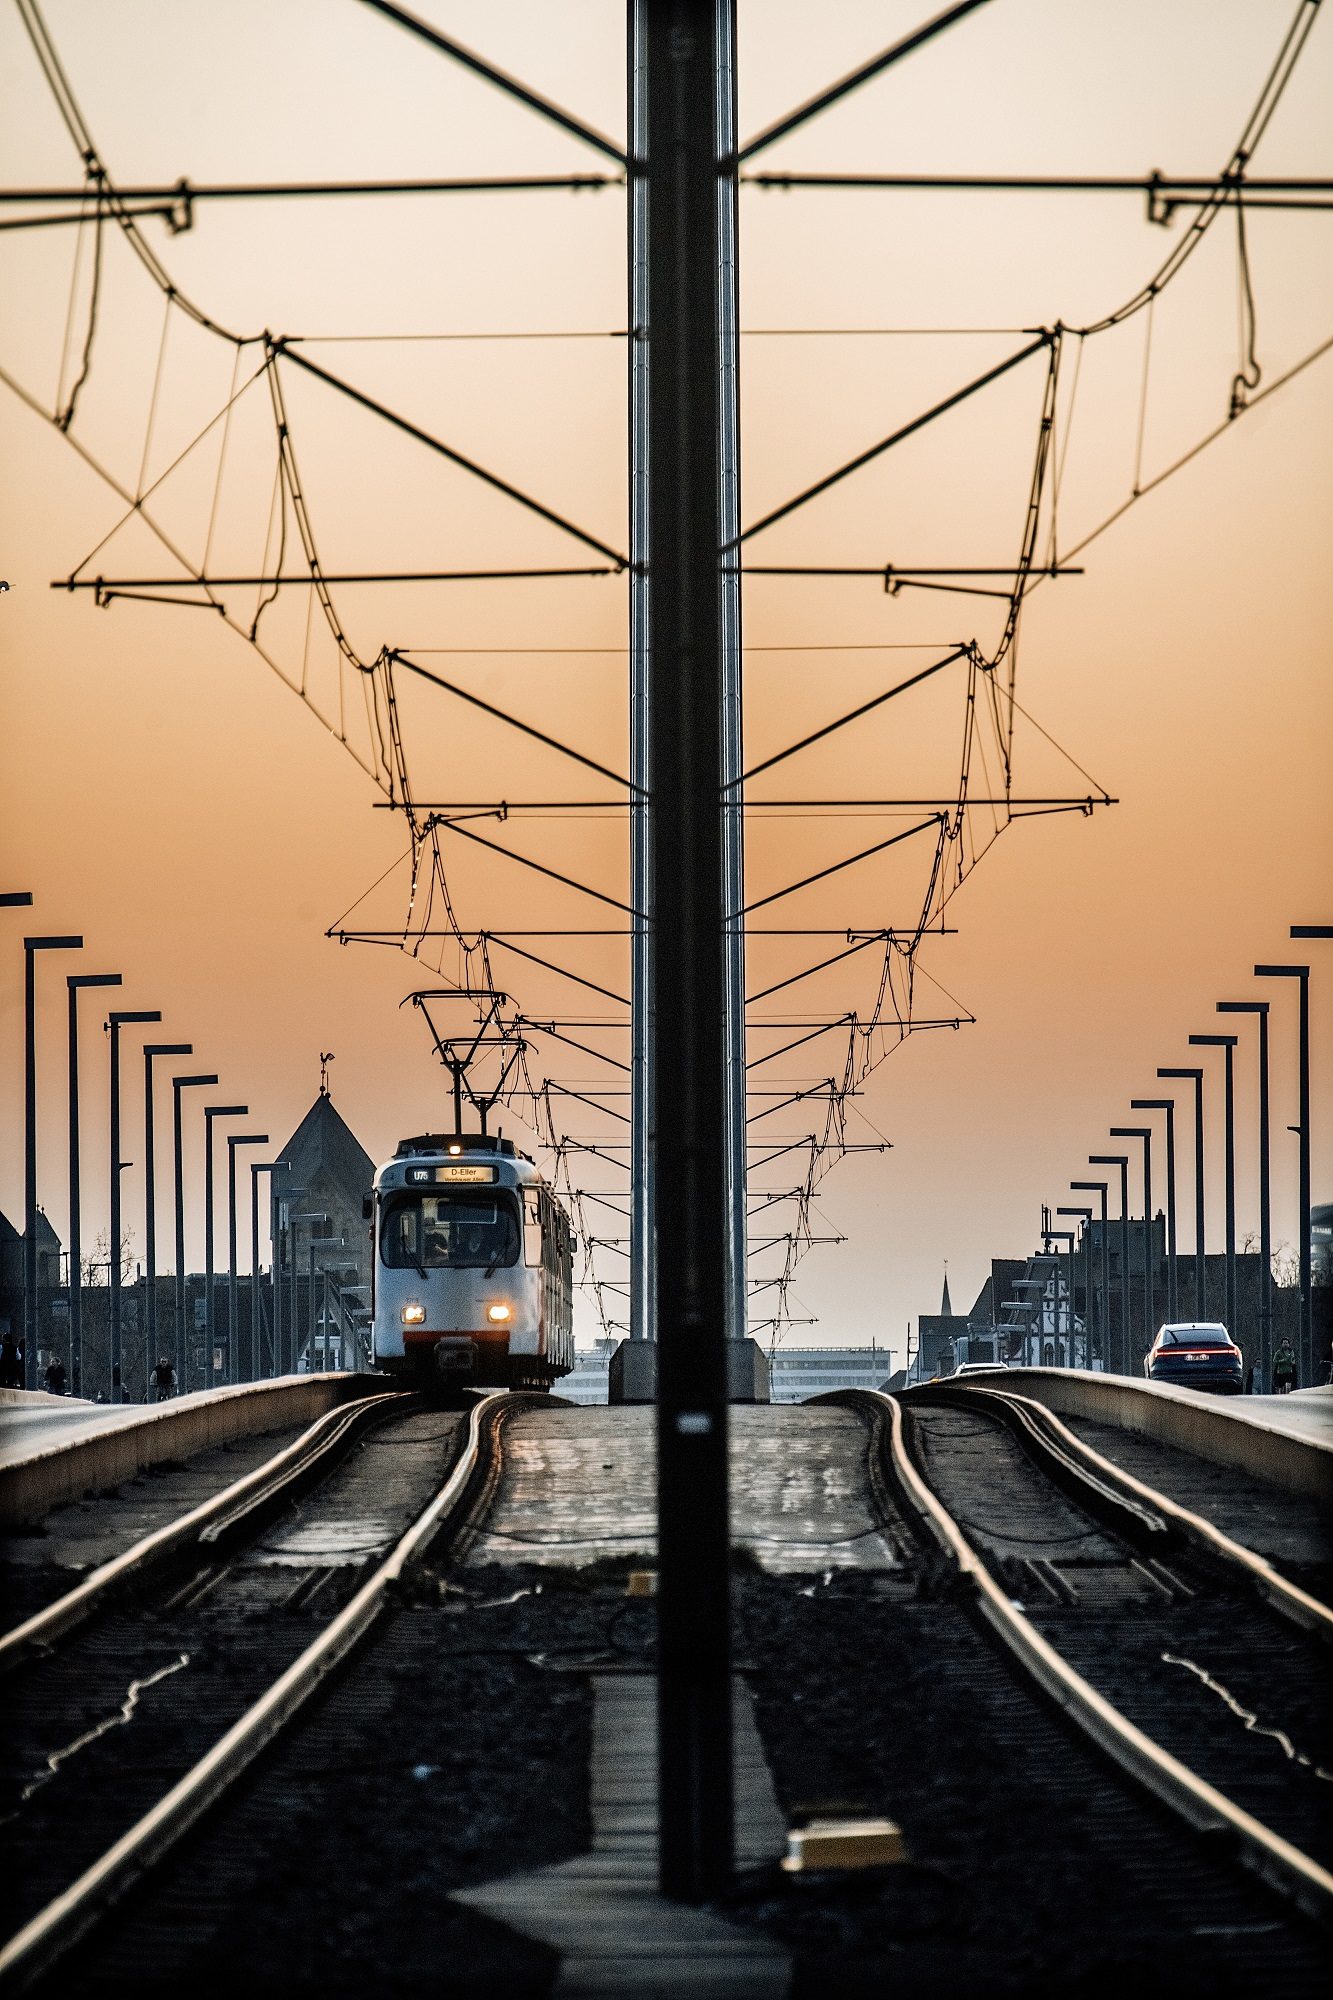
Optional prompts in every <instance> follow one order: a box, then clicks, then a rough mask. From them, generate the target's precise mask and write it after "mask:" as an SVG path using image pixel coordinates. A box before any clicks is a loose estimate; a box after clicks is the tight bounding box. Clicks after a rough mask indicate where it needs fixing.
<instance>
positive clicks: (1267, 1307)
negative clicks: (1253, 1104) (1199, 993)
mask: <svg viewBox="0 0 1333 2000" xmlns="http://www.w3.org/2000/svg"><path fill="white" fill-rule="evenodd" d="M1217 1011H1218V1013H1219V1014H1254V1015H1257V1017H1258V1021H1259V1392H1260V1394H1261V1395H1262V1394H1263V1393H1264V1392H1265V1391H1266V1390H1268V1389H1271V1388H1272V1386H1273V1202H1272V1177H1271V1161H1270V1157H1269V1154H1270V1136H1271V1135H1270V1131H1269V1116H1268V1002H1267V1000H1219V1001H1218V1003H1217Z"/></svg>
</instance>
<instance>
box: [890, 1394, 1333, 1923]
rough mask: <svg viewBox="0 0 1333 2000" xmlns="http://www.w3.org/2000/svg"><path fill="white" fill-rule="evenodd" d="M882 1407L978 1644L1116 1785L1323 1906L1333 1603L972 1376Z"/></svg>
mask: <svg viewBox="0 0 1333 2000" xmlns="http://www.w3.org/2000/svg"><path fill="white" fill-rule="evenodd" d="M869 1401H870V1402H871V1403H872V1404H884V1405H886V1406H887V1407H886V1408H885V1409H884V1410H883V1412H882V1417H883V1422H884V1433H883V1435H884V1448H885V1466H886V1471H887V1474H888V1477H889V1480H890V1483H891V1486H892V1488H893V1490H894V1494H895V1497H896V1498H897V1499H898V1501H899V1502H900V1504H901V1505H902V1506H903V1507H904V1509H905V1511H906V1512H907V1513H908V1515H909V1516H910V1517H911V1518H912V1519H914V1521H915V1523H916V1526H917V1529H918V1532H919V1533H920V1534H921V1535H922V1536H923V1537H924V1538H925V1539H926V1540H927V1541H928V1542H929V1543H930V1544H931V1545H933V1547H934V1548H935V1549H936V1550H937V1551H938V1553H939V1555H940V1556H941V1557H943V1558H944V1559H945V1561H946V1562H948V1563H949V1564H950V1566H951V1567H952V1569H953V1571H954V1573H955V1574H956V1576H957V1578H958V1580H959V1582H960V1584H961V1585H962V1587H963V1588H964V1589H965V1590H966V1592H967V1593H968V1594H969V1596H970V1597H971V1600H972V1603H973V1608H974V1610H975V1612H976V1614H977V1615H978V1616H979V1617H980V1619H981V1620H982V1622H983V1623H984V1624H985V1626H986V1627H987V1629H988V1631H989V1632H990V1634H991V1636H992V1637H993V1639H995V1640H996V1641H997V1642H998V1643H999V1644H1000V1645H1001V1646H1002V1647H1003V1648H1004V1650H1005V1652H1006V1653H1007V1654H1008V1656H1009V1657H1010V1658H1011V1659H1012V1660H1013V1661H1014V1662H1015V1663H1016V1664H1017V1665H1018V1666H1019V1667H1020V1668H1021V1670H1022V1672H1023V1673H1024V1674H1025V1675H1026V1676H1027V1677H1028V1678H1029V1679H1030V1680H1031V1681H1033V1682H1035V1683H1036V1684H1037V1685H1038V1686H1039V1687H1040V1688H1041V1689H1042V1690H1043V1692H1044V1693H1045V1694H1046V1695H1047V1696H1048V1697H1049V1698H1050V1699H1052V1700H1054V1701H1055V1702H1057V1703H1058V1704H1059V1705H1060V1707H1061V1708H1062V1709H1063V1710H1064V1711H1065V1713H1066V1714H1067V1715H1068V1716H1069V1717H1070V1719H1071V1720H1072V1721H1073V1722H1074V1723H1075V1724H1076V1725H1077V1726H1078V1728H1079V1729H1080V1730H1081V1731H1083V1732H1084V1733H1085V1734H1086V1735H1087V1736H1089V1737H1090V1738H1091V1739H1092V1740H1093V1741H1095V1742H1096V1743H1097V1744H1098V1745H1099V1747H1100V1748H1101V1749H1102V1750H1103V1751H1104V1752H1106V1753H1107V1754H1109V1755H1110V1756H1111V1757H1112V1758H1113V1759H1114V1760H1115V1761H1116V1762H1117V1763H1118V1764H1120V1766H1121V1767H1122V1769H1124V1770H1126V1771H1127V1772H1128V1773H1129V1774H1130V1775H1131V1776H1132V1777H1133V1778H1134V1779H1135V1781H1136V1782H1137V1783H1138V1784H1140V1785H1142V1786H1144V1787H1146V1788H1147V1789H1148V1790H1149V1791H1151V1792H1152V1793H1154V1794H1155V1796H1156V1797H1158V1798H1159V1799H1161V1800H1162V1801H1163V1802H1164V1803H1165V1804H1166V1805H1168V1806H1169V1807H1170V1808H1171V1810H1172V1811H1173V1812H1174V1813H1175V1814H1177V1815H1178V1816H1179V1817H1180V1818H1181V1819H1182V1820H1183V1821H1185V1822H1186V1823H1187V1824H1188V1825H1189V1826H1191V1827H1192V1828H1193V1829H1194V1830H1195V1832H1196V1833H1199V1834H1201V1835H1204V1836H1206V1837H1208V1838H1209V1839H1211V1840H1212V1841H1213V1842H1214V1844H1216V1842H1217V1841H1218V1840H1219V1839H1220V1840H1221V1841H1222V1842H1223V1844H1224V1845H1225V1846H1227V1847H1228V1848H1229V1849H1230V1850H1231V1851H1232V1852H1234V1853H1235V1854H1236V1856H1237V1857H1238V1858H1239V1859H1240V1860H1241V1861H1242V1863H1243V1864H1244V1865H1245V1866H1246V1867H1247V1868H1248V1869H1249V1870H1251V1871H1252V1872H1253V1873H1255V1874H1257V1875H1258V1876H1260V1877H1261V1878H1262V1879H1263V1880H1264V1881H1265V1882H1266V1883H1267V1884H1268V1886H1269V1887H1270V1888H1271V1889H1274V1890H1276V1891H1277V1892H1278V1894H1280V1895H1281V1896H1283V1897H1284V1898H1285V1899H1287V1900H1288V1901H1289V1902H1291V1903H1294V1904H1295V1905H1296V1906H1297V1907H1299V1908H1300V1909H1301V1910H1303V1911H1304V1912H1305V1913H1306V1914H1308V1915H1312V1916H1316V1917H1319V1918H1321V1919H1322V1920H1324V1921H1327V1920H1328V1919H1329V1918H1330V1916H1333V1874H1330V1872H1329V1863H1330V1860H1333V1814H1331V1813H1330V1806H1331V1805H1333V1790H1331V1789H1330V1779H1331V1776H1333V1744H1330V1716H1329V1704H1328V1700H1327V1696H1326V1693H1325V1689H1326V1685H1327V1677H1328V1647H1329V1644H1330V1641H1333V1611H1330V1609H1329V1607H1328V1606H1327V1605H1325V1604H1323V1603H1322V1602H1320V1601H1319V1600H1318V1599H1317V1598H1315V1597H1313V1596H1311V1595H1310V1594H1309V1593H1307V1592H1306V1591H1304V1590H1302V1589H1301V1588H1300V1587H1299V1586H1298V1585H1296V1584H1294V1583H1292V1582H1291V1581H1289V1580H1288V1579H1287V1578H1285V1577H1284V1576H1282V1575H1281V1574H1280V1573H1279V1572H1278V1571H1277V1570H1276V1569H1274V1568H1273V1567H1272V1565H1270V1564H1269V1563H1268V1562H1267V1561H1265V1560H1264V1559H1263V1558H1261V1557H1257V1556H1255V1555H1253V1554H1251V1553H1250V1552H1249V1551H1248V1550H1246V1549H1244V1548H1242V1547H1241V1546H1240V1545H1238V1544H1237V1543H1235V1542H1233V1541H1231V1540H1230V1539H1229V1538H1228V1537H1227V1536H1225V1535H1223V1534H1222V1533H1221V1532H1220V1531H1219V1530H1218V1529H1217V1528H1215V1527H1214V1526H1212V1525H1211V1524H1210V1523H1209V1522H1207V1521H1205V1520H1203V1519H1202V1518H1201V1517H1200V1516H1198V1515H1196V1514H1194V1513H1192V1512H1191V1511H1190V1510H1188V1509H1186V1508H1184V1507H1182V1506H1180V1505H1179V1504H1177V1503H1176V1502H1174V1501H1172V1500H1171V1499H1169V1498H1168V1497H1167V1496H1166V1495H1164V1494H1162V1493H1160V1492H1158V1491H1156V1490H1155V1489H1153V1488H1151V1487H1149V1486H1147V1485H1146V1483H1144V1482H1143V1481H1141V1480H1138V1479H1136V1478H1134V1477H1133V1476H1131V1475H1129V1474H1127V1473H1126V1472H1125V1471H1123V1469H1121V1468H1119V1467H1117V1466H1116V1465H1114V1464H1113V1463H1112V1462H1111V1461H1110V1460H1108V1459H1106V1458H1104V1457H1102V1456H1101V1455H1100V1454H1098V1453H1097V1452H1095V1451H1094V1450H1093V1449H1092V1448H1091V1447H1090V1446H1088V1445H1087V1444H1085V1443H1083V1442H1082V1441H1080V1440H1079V1439H1078V1438H1077V1437H1076V1436H1075V1435H1074V1434H1073V1433H1072V1432H1071V1431H1069V1430H1068V1429H1067V1428H1066V1427H1065V1426H1064V1425H1063V1424H1061V1423H1060V1421H1059V1419H1058V1418H1056V1417H1054V1416H1053V1415H1052V1414H1051V1413H1050V1412H1049V1411H1047V1410H1045V1409H1043V1408H1042V1407H1041V1406H1040V1405H1038V1404H1035V1403H1032V1402H1029V1401H1028V1400H1027V1399H1026V1398H1023V1397H1021V1396H1017V1395H1013V1394H1010V1393H1007V1392H1004V1391H1000V1390H996V1389H993V1388H990V1387H982V1386H980V1385H976V1386H968V1387H966V1388H964V1387H962V1386H961V1385H960V1386H959V1387H957V1388H953V1389H950V1388H946V1387H944V1386H943V1385H941V1386H940V1387H939V1388H938V1389H932V1390H929V1391H926V1392H914V1393H913V1394H912V1395H911V1396H909V1397H907V1398H905V1399H903V1401H902V1402H901V1403H899V1402H897V1401H896V1400H893V1399H888V1398H879V1397H875V1398H870V1399H869Z"/></svg>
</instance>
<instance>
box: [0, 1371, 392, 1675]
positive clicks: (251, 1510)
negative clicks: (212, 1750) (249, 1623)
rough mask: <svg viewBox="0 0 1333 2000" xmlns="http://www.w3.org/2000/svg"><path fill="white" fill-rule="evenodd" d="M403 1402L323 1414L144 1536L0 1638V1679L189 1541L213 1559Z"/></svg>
mask: <svg viewBox="0 0 1333 2000" xmlns="http://www.w3.org/2000/svg"><path fill="white" fill-rule="evenodd" d="M402 1401H403V1397H402V1396H401V1395H388V1396H386V1395H375V1396H366V1397H363V1398H362V1399H361V1400H360V1401H358V1402H355V1403H344V1404H343V1405H342V1406H341V1407H340V1408H338V1409H334V1410H327V1411H326V1412H325V1413H324V1415H323V1416H322V1417H318V1418H317V1419H316V1420H315V1422H314V1423H313V1424H311V1425H310V1427H309V1429H308V1430H305V1431H303V1432H302V1434H301V1436H300V1437H299V1438H296V1439H294V1440H293V1442H292V1443H291V1444H289V1445H287V1446H286V1447H285V1448H284V1449H283V1450H282V1451H280V1452H277V1453H275V1454H274V1456H273V1457H272V1458H270V1459H266V1460H265V1461H264V1463H263V1464H262V1465H259V1466H256V1468H255V1470H254V1471H253V1472H248V1473H246V1474H245V1476H244V1477H243V1478H241V1479H237V1480H234V1481H233V1482H232V1484H231V1485H230V1486H227V1487H224V1488H223V1490H222V1491H221V1492H220V1493H215V1494H213V1495H212V1497H211V1498H210V1499H208V1500H204V1501H201V1502H200V1504H199V1505H198V1506H197V1507H192V1508H191V1509H190V1511H189V1512H188V1513H186V1514H182V1515H181V1516H180V1517H179V1518H178V1519H177V1520H174V1521H168V1522H167V1523H166V1525H165V1526H164V1527H161V1528H157V1529H155V1530H154V1532H153V1533H152V1534H150V1535H145V1536H143V1538H142V1539H141V1540H140V1541H137V1542H135V1543H134V1544H133V1546H132V1547H130V1548H128V1549H124V1550H122V1551H121V1553H120V1555H118V1556H114V1557H113V1558H112V1560H111V1561H110V1562H106V1563H103V1564H102V1565H101V1566H100V1567H99V1568H98V1569H95V1570H93V1572H92V1573H91V1575H89V1576H86V1577H84V1579H83V1581H82V1582H81V1583H78V1584H76V1585H75V1587H74V1589H73V1590H68V1591H66V1592H65V1594H64V1596H63V1597H58V1598H57V1599H56V1601H55V1603H54V1604H48V1605H47V1606H46V1607H45V1608H44V1609H43V1610H41V1611H35V1612H34V1613H33V1614H32V1616H31V1617H30V1618H25V1619H24V1620H23V1622H22V1624H20V1625H15V1626H14V1627H13V1629H12V1630H11V1631H8V1632H5V1633H4V1634H3V1635H0V1675H2V1674H6V1673H9V1672H11V1671H12V1670H13V1669H14V1668H15V1667H19V1666H22V1665H23V1663H24V1662H25V1661H26V1660H29V1659H31V1658H32V1657H33V1655H34V1654H36V1653H45V1652H48V1651H49V1650H50V1648H51V1646H52V1645H53V1644H54V1643H55V1642H56V1640H58V1639H63V1638H65V1637H67V1636H68V1634H69V1633H71V1632H73V1631H75V1630H76V1628H77V1627H78V1626H80V1625H82V1624H83V1622H84V1621H85V1619H88V1618H91V1617H92V1616H94V1614H95V1613H97V1612H100V1611H103V1610H105V1609H106V1608H107V1606H108V1605H109V1604H110V1603H111V1601H112V1599H113V1598H114V1597H116V1596H118V1595H119V1593H120V1592H121V1591H122V1590H124V1589H125V1587H126V1586H127V1585H128V1584H129V1583H131V1582H135V1583H137V1582H139V1581H141V1580H142V1579H143V1578H145V1577H146V1576H148V1575H149V1574H151V1573H152V1572H154V1571H156V1570H158V1569H159V1568H161V1567H163V1566H164V1565H165V1564H166V1563H168V1562H170V1561H171V1559H172V1558H173V1557H175V1556H178V1555H179V1554H181V1553H182V1551H184V1550H185V1549H186V1548H188V1546H189V1544H190V1543H191V1542H192V1541H193V1542H197V1543H198V1544H200V1549H199V1553H200V1555H201V1556H203V1555H211V1554H212V1553H213V1552H214V1550H215V1549H216V1546H217V1544H218V1543H219V1542H220V1541H221V1540H222V1538H223V1537H224V1536H226V1535H230V1534H231V1533H232V1532H233V1531H234V1530H235V1529H236V1528H238V1527H239V1526H240V1525H241V1523H242V1522H248V1521H251V1520H253V1518H254V1516H255V1515H256V1514H257V1513H259V1512H260V1511H262V1510H266V1509H267V1508H268V1507H270V1506H273V1505H276V1504H279V1503H280V1502H281V1501H282V1500H284V1499H285V1498H286V1497H287V1496H288V1495H289V1494H292V1493H294V1492H297V1491H300V1490H301V1488H303V1487H304V1486H305V1485H306V1484H307V1483H308V1482H309V1481H310V1480H311V1478H312V1477H314V1476H315V1475H317V1474H318V1473H320V1472H322V1471H323V1470H324V1469H325V1467H326V1466H328V1462H329V1460H330V1459H331V1458H332V1457H333V1456H334V1455H335V1454H337V1453H338V1452H339V1451H340V1450H341V1449H342V1447H343V1446H344V1445H346V1444H347V1443H349V1442H350V1439H351V1436H352V1434H353V1433H354V1432H356V1431H357V1430H359V1429H360V1428H361V1427H362V1426H363V1425H365V1424H368V1423H370V1422H371V1421H373V1419H374V1418H375V1417H376V1416H377V1415H379V1414H380V1413H382V1412H384V1411H387V1410H389V1409H391V1408H393V1407H394V1406H395V1405H396V1404H399V1403H401V1402H402ZM210 1545H211V1546H210Z"/></svg>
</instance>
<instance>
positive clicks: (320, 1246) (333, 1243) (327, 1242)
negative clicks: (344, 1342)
mask: <svg viewBox="0 0 1333 2000" xmlns="http://www.w3.org/2000/svg"><path fill="white" fill-rule="evenodd" d="M307 1219H308V1220H309V1221H311V1222H314V1221H316V1220H318V1221H320V1222H327V1221H328V1219H329V1218H328V1216H327V1215H321V1216H319V1217H315V1216H313V1215H312V1216H310V1217H308V1218H307ZM343 1241H344V1239H343V1237H341V1236H316V1234H315V1232H314V1230H313V1229H312V1230H311V1232H310V1243H309V1252H310V1274H309V1281H308V1282H309V1287H310V1290H309V1299H308V1304H309V1307H310V1333H309V1342H310V1369H309V1372H310V1374H312V1375H313V1374H314V1372H315V1352H316V1341H317V1338H318V1334H319V1323H320V1317H321V1316H320V1314H319V1313H317V1312H316V1310H315V1269H316V1265H315V1252H316V1251H317V1250H334V1249H337V1248H339V1247H340V1246H341V1245H342V1243H343ZM318 1268H319V1271H320V1273H321V1275H322V1277H323V1278H324V1281H325V1283H324V1290H325V1301H324V1316H325V1319H326V1332H325V1337H324V1339H323V1341H322V1342H320V1343H319V1347H320V1361H319V1371H320V1373H321V1374H322V1375H326V1374H327V1373H328V1366H329V1348H328V1335H327V1312H328V1298H327V1293H328V1265H327V1264H321V1265H320V1266H319V1267H318Z"/></svg>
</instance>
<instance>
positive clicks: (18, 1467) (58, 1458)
mask: <svg viewBox="0 0 1333 2000" xmlns="http://www.w3.org/2000/svg"><path fill="white" fill-rule="evenodd" d="M390 1386H391V1385H390V1384H389V1383H388V1382H387V1381H386V1380H384V1379H383V1378H381V1377H378V1376H372V1375H358V1374H353V1373H350V1372H347V1373H341V1372H338V1373H331V1374H327V1375H324V1374H320V1375H294V1376H288V1377H286V1378H285V1379H283V1380H281V1381H277V1382H249V1383H246V1384H244V1385H243V1386H241V1387H239V1388H234V1389H209V1390H205V1391H203V1392H202V1393H199V1394H196V1395H190V1396H178V1397H176V1398H174V1399H173V1400H172V1401H170V1402H166V1403H158V1404H156V1405H154V1406H153V1407H152V1408H151V1409H145V1410H142V1411H140V1412H136V1413H135V1414H134V1415H133V1416H132V1417H129V1418H128V1419H127V1420H126V1421H125V1422H123V1423H113V1424H106V1425H98V1426H97V1427H93V1426H92V1425H90V1426H89V1428H88V1430H87V1431H86V1432H85V1433H84V1434H82V1435H80V1434H79V1433H77V1432H76V1433H75V1434H74V1435H73V1436H70V1435H66V1436H64V1437H63V1438H62V1439H61V1440H60V1442H59V1443H56V1444H51V1445H47V1446H45V1447H39V1448H38V1449H37V1450H35V1451H33V1452H32V1453H31V1454H28V1455H26V1456H24V1457H22V1458H17V1459H14V1460H13V1461H11V1462H10V1463H9V1464H7V1465H0V1527H6V1528H12V1527H18V1526H20V1525H22V1524H23V1523H25V1522H30V1521H37V1520H40V1519H41V1517H42V1516H43V1515H44V1514H45V1513H46V1512H47V1511H48V1510H49V1509H50V1508H52V1507H56V1506H59V1505H60V1504H61V1502H62V1501H66V1500H74V1499H78V1498H79V1497H80V1496H81V1495H83V1494H85V1493H89V1492H95V1491H98V1490H99V1489H104V1488H106V1487H110V1486H118V1485H119V1484H120V1483H121V1482H122V1481H123V1480H126V1479H133V1478H134V1476H135V1474H136V1473H139V1472H142V1471H143V1470H144V1468H145V1467H146V1466H149V1465H157V1464H160V1463H161V1461H162V1460H164V1459H168V1458H172V1459H176V1458H182V1459H183V1458H192V1457H193V1456H194V1455H195V1453H197V1452H201V1451H208V1450H210V1449H211V1448H212V1447H213V1446H214V1445H219V1444H228V1443H230V1442H231V1440H232V1439H233V1438H238V1437H262V1436H263V1435H264V1434H265V1433H266V1432H268V1431H275V1430H285V1429H287V1428H288V1427H289V1426H292V1425H301V1426H304V1425H306V1424H310V1423H313V1422H314V1420H315V1418H316V1417H320V1416H323V1414H324V1412H325V1411H326V1410H331V1409H333V1408H334V1406H335V1405H336V1404H339V1403H346V1402H350V1401H352V1400H353V1399H354V1398H356V1397H358V1396H369V1395H374V1393H375V1391H376V1389H377V1388H381V1387H382V1388H384V1389H386V1390H387V1389H388V1388H390ZM36 1400H37V1399H36V1398H35V1397H26V1398H25V1401H26V1402H29V1403H35V1402H36ZM61 1400H63V1401H64V1402H65V1405H66V1407H67V1408H69V1409H70V1410H71V1415H73V1414H74V1413H75V1412H77V1411H80V1410H86V1409H89V1408H90V1406H89V1405H86V1404H79V1403H71V1401H70V1399H68V1398H65V1399H61V1398H57V1397H51V1398H45V1397H43V1398H42V1401H43V1402H44V1403H46V1402H50V1403H55V1402H59V1401H61ZM99 1413H100V1411H99Z"/></svg>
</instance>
